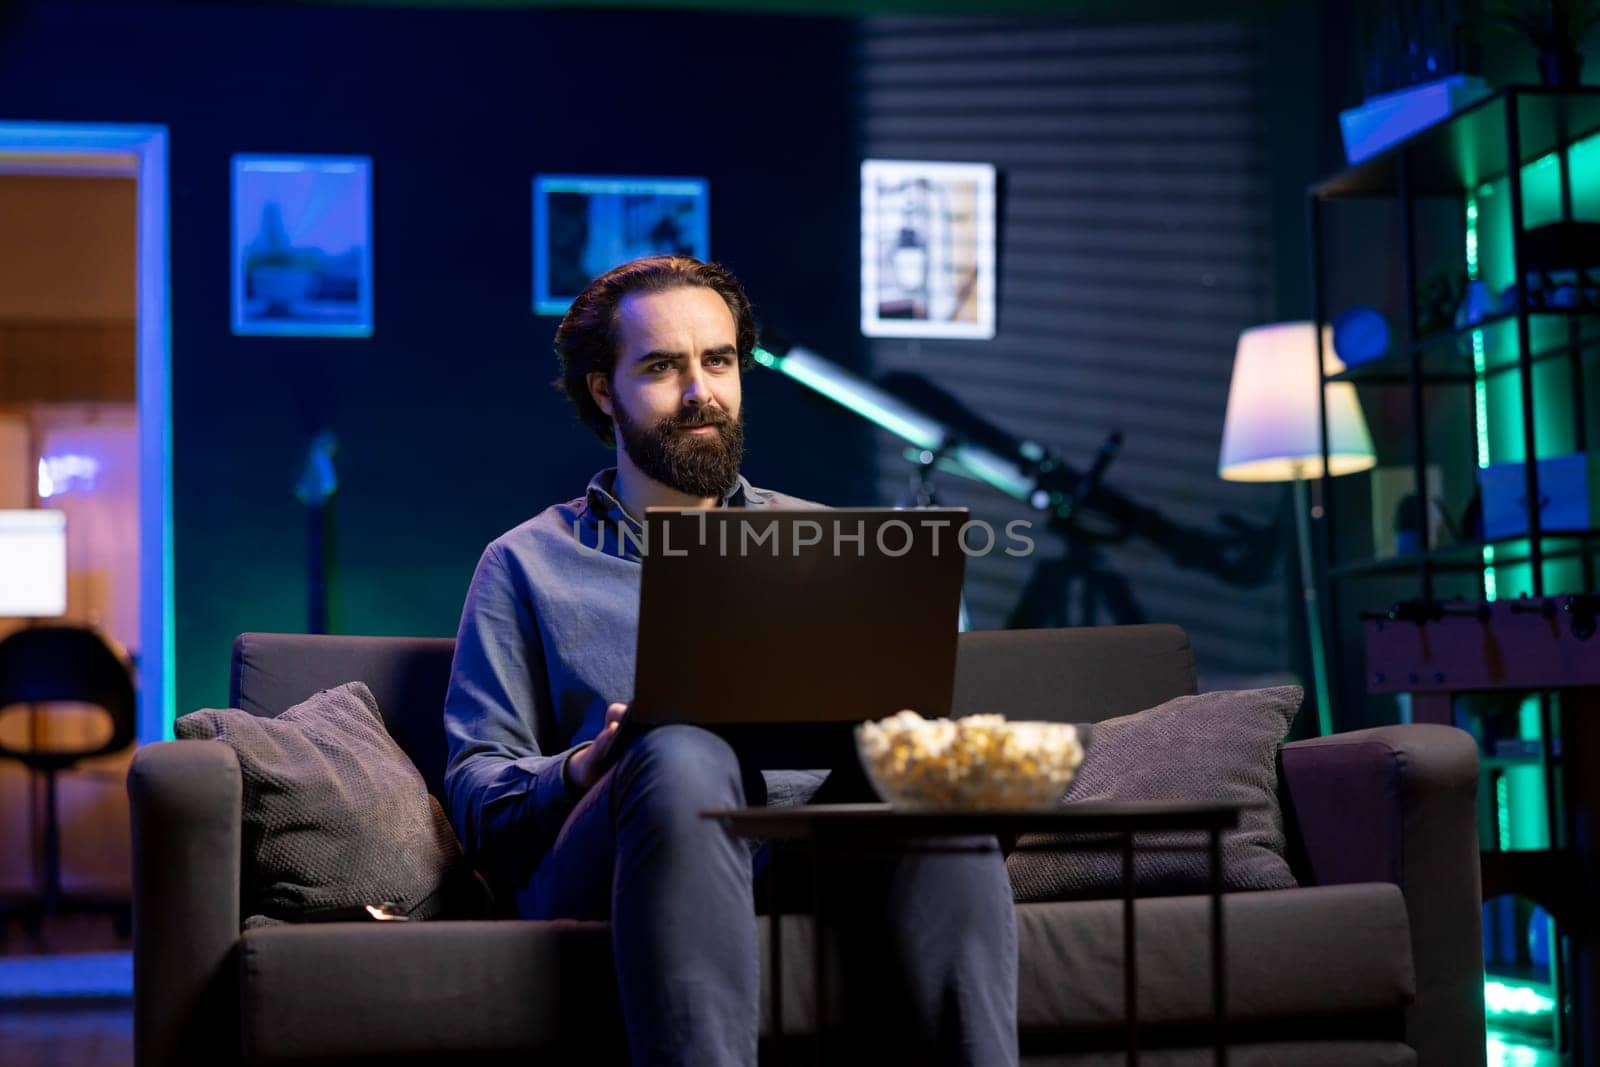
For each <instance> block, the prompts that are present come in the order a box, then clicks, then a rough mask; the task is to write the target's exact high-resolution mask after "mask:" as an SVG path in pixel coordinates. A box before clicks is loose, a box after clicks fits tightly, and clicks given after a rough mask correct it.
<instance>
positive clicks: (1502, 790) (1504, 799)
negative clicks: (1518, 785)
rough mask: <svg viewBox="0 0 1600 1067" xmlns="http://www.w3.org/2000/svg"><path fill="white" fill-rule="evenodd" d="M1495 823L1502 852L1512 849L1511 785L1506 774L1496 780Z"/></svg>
mask: <svg viewBox="0 0 1600 1067" xmlns="http://www.w3.org/2000/svg"><path fill="white" fill-rule="evenodd" d="M1494 825H1495V833H1496V835H1497V836H1498V838H1499V845H1500V851H1501V852H1510V851H1511V787H1510V785H1509V784H1508V783H1507V782H1506V776H1505V775H1503V774H1502V775H1500V776H1499V777H1497V778H1496V779H1495V780H1494Z"/></svg>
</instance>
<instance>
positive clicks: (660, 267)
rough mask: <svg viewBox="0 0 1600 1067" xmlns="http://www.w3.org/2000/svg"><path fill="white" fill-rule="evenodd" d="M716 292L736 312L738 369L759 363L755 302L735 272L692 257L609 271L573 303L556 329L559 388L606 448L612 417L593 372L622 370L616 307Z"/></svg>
mask: <svg viewBox="0 0 1600 1067" xmlns="http://www.w3.org/2000/svg"><path fill="white" fill-rule="evenodd" d="M689 288H701V289H711V290H714V291H715V292H716V293H717V294H718V295H719V296H721V297H722V300H723V302H724V303H726V304H727V305H728V310H729V311H731V312H733V324H734V329H735V331H736V333H737V337H736V340H735V344H736V345H737V346H738V349H739V368H740V369H741V370H747V369H749V367H750V365H751V363H752V362H753V361H754V359H755V348H756V324H755V316H754V315H753V314H752V313H751V311H750V300H749V298H748V297H746V296H745V295H744V289H743V288H742V287H741V286H740V285H739V281H738V279H737V278H735V277H734V276H733V275H732V274H729V273H728V272H727V271H726V270H724V269H723V268H722V267H720V266H718V265H717V264H715V263H702V262H700V260H698V259H693V258H691V257H689V256H648V257H646V258H644V259H636V260H633V261H632V262H631V263H624V264H623V265H622V266H620V267H614V268H612V269H611V270H608V271H606V272H605V273H604V274H602V275H600V277H598V278H596V279H595V280H594V281H592V282H590V283H589V284H588V286H586V287H585V288H584V290H583V292H582V293H580V294H579V295H578V299H576V300H574V301H573V302H572V307H570V308H568V309H567V313H566V315H565V316H564V317H563V318H562V319H561V325H560V326H558V327H556V342H555V349H556V356H557V358H559V359H560V360H561V376H560V377H559V378H557V379H556V381H555V384H556V385H557V386H558V387H559V388H561V389H563V390H565V391H566V394H567V399H569V400H571V401H572V406H573V407H575V408H577V409H578V418H580V419H582V420H583V424H584V425H585V426H587V427H589V429H591V430H593V431H594V433H595V436H597V437H599V438H600V440H602V441H604V442H605V443H606V444H608V445H610V444H615V443H616V441H615V437H614V435H613V433H612V426H611V419H610V417H609V416H607V415H606V413H605V412H604V411H601V410H600V405H599V404H596V403H595V402H594V397H593V396H591V395H589V381H588V378H589V374H590V372H592V371H600V372H602V373H604V374H605V376H606V380H607V381H610V380H611V379H612V376H613V375H614V374H615V373H616V370H617V309H618V308H619V307H620V306H621V304H622V298H623V297H625V296H628V295H629V294H630V293H662V292H666V291H667V290H669V289H689Z"/></svg>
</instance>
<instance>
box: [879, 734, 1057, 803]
mask: <svg viewBox="0 0 1600 1067" xmlns="http://www.w3.org/2000/svg"><path fill="white" fill-rule="evenodd" d="M856 749H857V751H858V752H859V753H860V756H861V763H862V766H863V767H865V768H866V771H867V776H868V777H870V778H871V779H872V782H873V784H874V785H875V786H877V788H878V791H879V792H880V793H882V794H883V795H884V796H885V797H886V798H888V799H889V800H890V801H891V802H893V803H895V804H897V805H900V806H903V807H911V808H942V809H970V810H991V811H992V810H1001V809H1007V808H1036V807H1041V806H1044V805H1048V804H1050V803H1053V802H1054V801H1057V800H1059V799H1060V798H1061V795H1062V794H1063V793H1065V792H1066V789H1067V786H1068V785H1069V784H1070V783H1071V781H1072V776H1073V774H1074V773H1075V772H1076V771H1077V769H1078V765H1079V764H1080V763H1082V762H1083V745H1082V744H1081V743H1080V742H1079V740H1078V731H1077V728H1076V727H1074V726H1073V725H1071V724H1070V723H1057V722H1007V721H1006V720H1005V716H1003V715H967V716H965V717H963V718H960V719H955V720H951V719H924V718H923V717H922V716H921V715H918V714H917V713H916V712H915V711H911V710H909V709H907V710H904V711H899V712H896V713H895V714H893V715H891V716H889V717H888V718H887V719H883V720H880V721H878V722H865V723H862V724H861V725H860V726H857V727H856Z"/></svg>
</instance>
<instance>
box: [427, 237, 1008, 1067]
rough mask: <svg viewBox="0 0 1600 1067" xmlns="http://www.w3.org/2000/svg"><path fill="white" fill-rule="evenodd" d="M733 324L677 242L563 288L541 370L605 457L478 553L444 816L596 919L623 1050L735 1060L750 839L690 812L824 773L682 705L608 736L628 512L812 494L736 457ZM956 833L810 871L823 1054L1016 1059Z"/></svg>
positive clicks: (749, 957) (723, 281)
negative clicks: (764, 758) (842, 866)
mask: <svg viewBox="0 0 1600 1067" xmlns="http://www.w3.org/2000/svg"><path fill="white" fill-rule="evenodd" d="M755 345H756V331H755V325H754V321H753V318H752V315H751V311H750V302H749V300H748V299H747V298H746V297H745V294H744V291H743V290H742V289H741V288H740V286H739V283H738V282H737V281H736V280H735V279H734V278H733V276H732V275H730V274H729V273H728V272H727V271H725V270H723V269H722V268H720V267H718V266H715V265H712V264H707V263H701V262H699V261H697V260H693V259H688V258H684V257H678V256H662V257H653V258H649V259H642V260H636V261H634V262H632V263H627V264H624V265H623V266H620V267H617V268H616V269H614V270H612V271H609V272H608V273H606V274H604V275H602V276H600V277H599V278H596V279H595V280H594V281H593V282H591V283H590V284H589V286H588V287H587V288H586V289H585V290H584V292H583V294H582V295H581V296H579V297H578V299H577V300H576V301H574V303H573V305H572V308H571V309H570V310H569V311H568V312H567V315H566V317H565V318H564V319H563V320H562V322H561V325H560V327H559V328H558V329H557V331H556V345H555V348H556V354H557V356H558V357H559V359H560V362H561V367H562V375H561V377H560V379H559V380H558V384H559V385H561V387H562V388H564V389H565V391H566V393H567V395H568V397H569V398H570V399H571V400H572V402H573V404H574V405H575V407H576V408H577V411H578V415H579V418H580V419H581V420H582V421H583V422H584V423H585V425H587V426H588V427H589V428H590V429H591V430H592V431H594V432H595V433H596V434H597V435H599V436H600V438H601V439H602V440H604V441H606V442H607V443H608V444H609V443H614V444H615V445H616V447H617V465H616V467H615V468H612V469H609V470H604V471H601V472H600V473H599V474H596V475H595V476H594V478H593V479H591V480H590V482H589V486H588V488H587V490H586V491H585V492H584V494H583V495H582V496H580V497H578V498H577V499H575V500H571V501H568V502H567V503H564V504H556V505H554V506H552V507H549V508H547V509H545V510H544V511H542V512H540V513H539V514H538V515H536V516H534V517H533V518H532V519H530V520H529V521H527V522H525V523H523V524H522V525H521V526H518V527H517V528H515V529H513V530H511V531H510V532H508V533H506V534H504V535H502V536H501V537H499V538H497V539H496V540H495V541H494V542H492V543H491V544H490V545H489V547H488V548H487V549H486V550H485V551H484V553H483V557H482V559H481V560H480V561H479V563H478V568H477V571H476V573H475V574H474V576H473V579H472V586H471V588H470V589H469V590H468V593H467V599H466V605H465V607H464V609H463V611H462V618H461V629H460V633H459V636H458V639H457V643H456V654H455V663H454V666H453V668H452V672H451V680H450V687H449V693H448V696H447V698H446V705H445V728H446V735H447V739H448V742H449V762H448V766H447V769H446V774H445V789H446V794H447V798H448V807H449V809H450V815H451V820H452V822H453V823H454V825H455V828H456V832H457V833H458V834H459V835H460V837H461V839H462V841H463V843H464V844H465V845H466V847H467V850H468V852H469V853H470V854H471V855H472V856H473V857H474V859H475V861H476V862H477V864H478V865H479V867H480V869H484V870H486V871H487V872H488V873H489V874H490V875H491V877H492V879H493V880H494V881H496V882H498V883H499V884H500V885H502V886H505V885H509V886H512V887H515V895H516V903H517V911H518V913H519V914H521V915H522V916H523V917H525V918H530V919H609V920H610V922H611V932H612V933H611V936H612V945H613V958H614V961H615V966H616V975H617V990H618V994H619V997H620V1008H621V1013H622V1017H623V1020H624V1022H625V1024H626V1028H627V1040H628V1048H629V1052H630V1054H631V1057H632V1059H633V1061H634V1062H636V1063H644V1064H658V1063H659V1064H686V1065H689V1064H692V1065H722V1064H728V1065H734V1064H738V1065H751V1064H754V1063H755V1062H756V1054H757V1043H758V1042H757V1038H758V1024H759V1018H760V1011H759V1007H760V999H759V991H760V989H761V988H762V985H761V982H760V976H759V974H758V969H759V959H758V949H757V937H756V918H755V907H754V893H753V889H752V880H753V877H754V872H755V870H756V869H757V868H758V867H759V866H760V865H761V860H762V856H761V855H760V854H759V851H758V850H757V849H756V848H754V847H753V845H752V843H750V842H746V841H744V840H741V839H739V838H736V837H733V836H732V835H730V834H729V833H728V832H727V831H726V830H725V829H723V828H722V827H721V825H720V824H718V823H717V822H714V821H712V820H708V819H704V818H702V817H701V813H702V812H704V811H706V810H708V809H712V808H734V807H741V806H743V805H745V804H746V803H762V802H764V801H766V799H767V796H770V797H771V799H772V802H774V803H778V802H790V803H794V802H804V801H806V800H810V799H813V798H816V799H819V800H820V799H825V798H830V794H829V791H828V788H829V784H831V783H823V782H822V775H820V774H811V775H807V774H806V773H805V772H768V773H767V774H766V775H765V776H764V777H763V776H762V775H761V774H759V773H752V772H753V770H757V769H752V768H748V767H745V768H741V766H740V762H739V758H738V756H737V755H736V754H735V753H734V751H733V750H732V749H731V748H730V747H729V745H728V744H727V743H726V742H725V741H723V740H722V739H721V738H719V737H717V736H716V735H715V734H713V733H711V732H709V731H706V730H703V729H700V728H698V727H695V726H688V725H672V726H659V727H655V728H653V729H650V730H648V731H644V732H641V733H640V734H639V735H638V736H637V737H635V738H633V739H632V740H631V742H629V743H628V744H626V746H625V747H624V746H619V751H617V752H615V753H613V752H611V751H610V749H611V748H612V747H613V743H614V742H615V741H616V739H617V738H618V737H619V736H621V735H620V734H619V731H620V727H621V724H622V722H623V719H624V717H625V716H626V713H627V701H628V700H629V699H630V698H631V695H632V691H633V674H634V652H635V642H636V639H637V630H638V610H639V573H640V557H639V549H640V546H641V544H642V543H643V534H642V527H641V520H642V519H643V516H644V513H645V509H646V508H649V507H653V506H657V505H661V506H672V507H679V508H715V507H741V508H790V507H814V506H815V505H809V504H807V503H806V502H805V501H801V500H797V499H795V498H793V497H787V496H783V495H782V494H779V493H774V492H770V491H768V490H764V489H757V488H756V487H754V486H752V485H751V484H750V483H749V482H748V481H746V480H745V479H744V477H743V476H742V475H740V473H739V463H740V459H741V456H742V453H743V448H744V423H743V408H742V404H741V389H740V375H741V372H742V371H743V370H744V369H746V368H748V367H749V366H750V365H751V362H752V358H753V353H754V351H755ZM630 534H631V536H630ZM774 610H782V606H781V605H774ZM704 636H705V640H707V641H709V642H713V643H715V642H716V641H717V640H718V637H719V635H718V634H717V633H716V632H715V631H714V630H712V631H709V632H707V633H706V634H705V635H704ZM705 684H706V685H707V686H715V685H717V684H719V682H718V679H717V678H715V677H708V678H706V679H705ZM837 780H838V781H843V780H844V776H840V777H839V778H838V779H837ZM852 780H854V779H852ZM819 786H820V789H821V791H820V792H819ZM763 794H766V795H763ZM833 799H843V798H833ZM851 799H868V798H854V797H853V798H851ZM968 845H969V847H967V848H965V849H963V850H960V851H954V852H931V853H916V854H913V853H908V854H907V855H905V856H904V857H899V858H894V859H892V860H889V861H880V862H879V867H878V868H877V869H874V870H866V871H863V870H860V869H852V871H851V873H850V876H849V878H848V884H847V885H842V886H839V887H837V888H836V889H829V890H828V891H829V892H830V893H836V894H837V895H839V896H840V897H841V898H842V899H843V900H844V902H845V903H846V904H847V905H848V907H845V908H843V910H844V911H846V912H847V913H848V915H849V917H848V918H846V919H844V920H842V921H843V922H844V923H845V928H846V933H847V934H848V936H843V935H842V936H841V940H842V941H845V942H847V943H848V944H849V945H850V946H853V947H854V948H855V949H856V951H855V953H854V954H853V955H852V956H851V957H850V958H849V959H848V960H847V961H846V963H847V970H846V981H845V989H844V997H845V1001H846V1002H845V1009H846V1011H845V1014H846V1024H847V1027H849V1028H848V1029H847V1030H846V1032H845V1034H844V1035H843V1036H844V1037H845V1039H846V1040H845V1044H844V1046H843V1047H842V1048H841V1055H840V1057H839V1059H841V1060H856V1059H858V1058H859V1059H862V1060H865V1059H868V1058H872V1057H881V1056H882V1055H884V1054H886V1053H889V1054H895V1055H896V1056H897V1058H898V1057H899V1056H905V1057H909V1058H910V1059H911V1060H912V1061H915V1062H949V1063H974V1064H1011V1063H1015V1062H1016V1057H1017V1049H1016V981H1017V975H1016V929H1015V922H1014V918H1013V912H1012V905H1011V892H1010V886H1009V883H1008V882H1007V880H1006V875H1005V867H1004V864H1003V862H1002V860H1001V857H1000V853H999V850H998V848H997V847H996V846H995V845H994V842H993V841H992V839H991V840H989V841H988V842H986V843H983V844H982V846H981V847H978V848H973V847H970V845H971V843H970V842H969V843H968ZM830 910H831V914H835V915H838V914H840V911H841V907H840V905H832V906H831V909H830ZM851 1020H854V1022H853V1023H852V1022H851Z"/></svg>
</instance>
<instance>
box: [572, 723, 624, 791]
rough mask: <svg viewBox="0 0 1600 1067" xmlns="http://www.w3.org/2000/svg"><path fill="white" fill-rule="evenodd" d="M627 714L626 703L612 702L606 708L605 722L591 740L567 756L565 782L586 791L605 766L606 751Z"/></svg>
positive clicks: (609, 748) (576, 788)
mask: <svg viewBox="0 0 1600 1067" xmlns="http://www.w3.org/2000/svg"><path fill="white" fill-rule="evenodd" d="M627 714H628V705H626V704H612V705H611V706H610V707H608V708H606V724H605V725H604V726H602V727H600V734H599V736H598V737H596V738H595V739H594V740H593V741H592V742H590V743H589V744H587V745H585V746H584V747H582V748H580V749H578V751H576V752H574V753H573V754H572V755H570V756H568V757H567V784H568V785H570V786H571V787H572V788H573V789H575V790H577V791H578V792H579V793H587V792H588V791H589V787H590V786H592V785H594V783H595V781H596V780H597V779H598V778H599V777H600V774H601V768H603V767H604V766H605V761H606V753H607V752H609V751H611V744H612V742H613V741H615V740H616V739H617V734H618V732H619V731H621V729H622V720H623V718H624V717H625V716H626V715H627Z"/></svg>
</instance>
